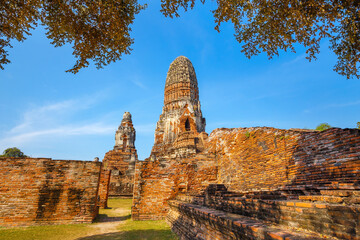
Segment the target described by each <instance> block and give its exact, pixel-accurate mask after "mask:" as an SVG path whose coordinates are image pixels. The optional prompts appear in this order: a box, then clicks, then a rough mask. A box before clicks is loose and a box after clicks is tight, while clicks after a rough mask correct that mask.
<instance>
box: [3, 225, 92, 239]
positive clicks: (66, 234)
mask: <svg viewBox="0 0 360 240" xmlns="http://www.w3.org/2000/svg"><path fill="white" fill-rule="evenodd" d="M89 225H90V224H69V225H50V226H34V227H17V228H10V229H8V228H1V229H0V239H1V240H10V239H14V240H15V239H16V240H30V239H31V240H45V239H51V240H72V239H77V238H80V237H83V236H86V235H87V234H88V233H89V230H90V229H89Z"/></svg>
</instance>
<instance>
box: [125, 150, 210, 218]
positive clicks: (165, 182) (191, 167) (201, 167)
mask: <svg viewBox="0 0 360 240" xmlns="http://www.w3.org/2000/svg"><path fill="white" fill-rule="evenodd" d="M216 177H217V167H216V162H215V161H214V159H213V158H204V156H200V155H198V156H197V157H195V158H192V159H186V160H163V161H155V162H150V161H145V162H138V163H137V164H136V168H135V182H134V196H133V206H132V218H133V219H134V220H146V219H152V220H155V219H163V218H164V217H165V216H166V214H167V212H168V210H169V206H168V203H167V201H168V200H169V199H173V198H174V197H175V196H176V195H177V194H178V193H184V192H187V193H192V194H196V193H200V192H201V190H202V189H204V188H205V187H206V186H207V185H209V184H210V183H214V182H215V181H216Z"/></svg>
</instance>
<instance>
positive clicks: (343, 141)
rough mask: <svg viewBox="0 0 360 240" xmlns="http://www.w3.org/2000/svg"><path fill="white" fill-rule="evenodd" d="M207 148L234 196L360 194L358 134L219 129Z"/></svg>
mask: <svg viewBox="0 0 360 240" xmlns="http://www.w3.org/2000/svg"><path fill="white" fill-rule="evenodd" d="M206 147H207V149H208V151H209V152H211V153H213V154H215V155H216V158H217V160H218V165H219V175H218V183H222V184H225V185H226V186H227V187H228V189H229V190H231V191H237V192H242V191H261V190H279V189H295V190H296V189H300V190H301V189H354V188H355V189H359V188H360V180H359V179H360V172H359V171H360V170H359V169H360V130H358V129H339V128H333V129H329V130H326V131H323V132H318V131H304V130H281V129H275V128H267V127H264V128H259V127H258V128H237V129H217V130H214V131H213V132H212V133H211V135H210V136H209V141H208V143H207V146H206Z"/></svg>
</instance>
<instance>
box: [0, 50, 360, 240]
mask: <svg viewBox="0 0 360 240" xmlns="http://www.w3.org/2000/svg"><path fill="white" fill-rule="evenodd" d="M205 125H206V122H205V118H204V117H203V115H202V112H201V105H200V100H199V89H198V83H197V78H196V73H195V69H194V67H193V65H192V63H191V62H190V60H189V59H187V58H186V57H183V56H180V57H178V58H176V59H175V60H174V61H173V62H172V63H171V64H170V67H169V70H168V73H167V77H166V82H165V90H164V106H163V109H162V113H161V115H160V118H159V121H158V122H157V125H156V129H155V141H154V145H153V148H152V151H151V154H150V156H149V157H148V158H147V159H145V160H144V161H139V160H138V157H137V151H136V148H135V129H134V126H133V123H132V119H131V114H130V113H129V112H125V114H124V116H123V119H122V121H121V124H120V126H119V128H118V130H117V131H116V134H115V146H114V148H113V149H112V150H110V151H109V152H107V153H106V154H105V157H104V159H103V161H102V163H101V162H96V161H95V162H81V161H59V160H51V159H33V158H26V159H17V158H0V169H1V171H0V178H1V179H3V182H4V184H3V185H2V186H0V189H1V193H2V194H1V195H0V205H1V206H2V208H0V225H1V226H22V225H38V224H63V223H78V222H91V221H92V220H93V219H94V217H95V216H96V214H97V211H98V208H99V207H104V208H105V207H107V199H108V197H109V196H132V197H133V205H132V219H133V220H158V219H166V220H167V222H168V223H169V224H170V225H171V228H172V230H173V231H174V232H175V233H176V234H177V235H178V236H179V239H186V240H205V239H241V240H243V239H249V240H250V239H251V240H252V239H264V240H265V239H266V240H268V239H274V240H275V239H283V240H291V239H325V238H326V239H349V240H350V239H360V130H359V129H340V128H331V129H328V130H325V131H322V132H320V131H316V130H302V129H289V130H284V129H276V128H271V127H251V128H230V129H228V128H219V129H215V130H214V131H212V133H210V134H209V135H208V134H207V133H206V132H205ZM19 188H21V190H22V191H15V190H16V189H19ZM20 199H21V201H20ZM29 203H30V204H29ZM10 213H11V214H10Z"/></svg>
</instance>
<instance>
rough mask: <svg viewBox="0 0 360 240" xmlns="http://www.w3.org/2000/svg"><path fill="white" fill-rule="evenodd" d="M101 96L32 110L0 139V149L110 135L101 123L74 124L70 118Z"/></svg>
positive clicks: (109, 129)
mask: <svg viewBox="0 0 360 240" xmlns="http://www.w3.org/2000/svg"><path fill="white" fill-rule="evenodd" d="M104 96H105V95H104V94H103V93H97V94H94V95H91V96H87V97H82V98H78V99H70V100H65V101H60V102H55V103H50V104H46V105H43V106H33V107H31V108H29V109H28V110H26V111H25V112H24V113H23V115H22V116H21V119H22V120H21V121H20V123H19V124H18V125H16V126H14V127H13V128H12V129H10V130H9V131H7V132H5V133H4V134H3V136H0V146H1V147H2V148H4V147H6V146H20V145H31V144H32V143H33V142H35V141H37V140H44V141H46V139H56V138H59V137H66V136H74V135H103V134H111V133H113V132H114V126H113V125H111V124H107V123H106V122H104V121H99V120H97V119H96V120H95V121H93V122H92V121H91V120H90V121H89V120H83V119H81V120H74V119H76V118H74V116H76V115H79V114H82V113H84V112H85V111H86V110H88V109H90V108H92V107H94V105H96V104H97V103H99V102H100V101H101V100H102V99H103V97H104Z"/></svg>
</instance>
